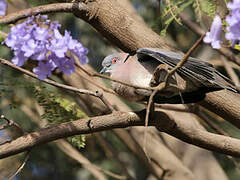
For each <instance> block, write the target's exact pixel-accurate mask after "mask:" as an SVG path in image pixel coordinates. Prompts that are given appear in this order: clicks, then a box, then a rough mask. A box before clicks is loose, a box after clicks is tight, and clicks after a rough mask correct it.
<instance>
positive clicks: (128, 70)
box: [100, 48, 239, 104]
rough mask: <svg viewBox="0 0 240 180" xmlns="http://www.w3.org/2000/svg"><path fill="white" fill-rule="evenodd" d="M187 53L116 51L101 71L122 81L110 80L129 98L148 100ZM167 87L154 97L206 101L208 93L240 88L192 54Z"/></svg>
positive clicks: (179, 101)
mask: <svg viewBox="0 0 240 180" xmlns="http://www.w3.org/2000/svg"><path fill="white" fill-rule="evenodd" d="M183 56H184V54H182V53H176V52H172V51H168V50H164V49H158V48H141V49H138V50H137V51H136V53H135V54H134V55H129V54H128V53H114V54H111V55H108V56H106V57H105V58H104V60H103V61H102V66H103V68H102V70H101V71H100V73H102V74H103V73H108V74H110V77H111V78H113V79H116V80H119V81H122V82H126V83H129V84H132V85H134V86H140V87H145V89H141V88H137V87H130V86H127V85H125V84H122V83H120V82H113V81H112V82H111V85H112V88H113V90H114V91H115V92H116V93H117V94H119V95H120V96H122V97H123V98H125V99H127V100H129V101H136V102H138V101H148V99H149V97H150V96H151V94H152V92H153V90H151V89H146V88H148V87H155V86H157V85H158V84H159V83H161V82H163V81H165V80H166V79H165V78H166V76H167V74H168V72H169V71H170V70H171V69H172V68H174V67H175V66H176V65H177V63H178V62H179V61H181V59H182V58H183ZM168 82H169V83H168V86H167V87H166V88H165V89H163V90H162V91H159V92H158V93H157V94H156V95H155V96H154V102H155V103H160V104H188V103H196V102H199V101H201V100H203V99H204V98H205V96H206V93H208V92H212V91H218V90H222V89H226V90H229V91H232V92H234V93H239V90H238V89H237V88H236V87H235V86H234V84H233V82H232V81H231V80H230V79H229V78H227V77H226V76H224V75H223V74H221V73H220V72H218V71H217V70H216V69H215V68H214V67H213V65H212V64H210V63H208V62H205V61H202V60H200V59H197V58H193V57H189V58H188V59H187V61H186V62H185V63H184V64H183V66H182V67H180V68H178V69H177V71H176V72H175V74H174V75H173V76H171V77H170V78H169V81H168Z"/></svg>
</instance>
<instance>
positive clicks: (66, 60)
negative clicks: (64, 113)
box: [0, 0, 88, 79]
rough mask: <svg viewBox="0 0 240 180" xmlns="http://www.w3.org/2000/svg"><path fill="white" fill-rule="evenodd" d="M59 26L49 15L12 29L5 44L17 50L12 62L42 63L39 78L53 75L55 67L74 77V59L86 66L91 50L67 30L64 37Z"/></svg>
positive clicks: (37, 17) (39, 68) (36, 70)
mask: <svg viewBox="0 0 240 180" xmlns="http://www.w3.org/2000/svg"><path fill="white" fill-rule="evenodd" d="M0 2H1V0H0ZM60 26H61V25H60V24H59V23H58V22H57V21H54V22H51V21H50V20H49V19H47V16H41V15H38V16H36V17H34V16H32V17H29V18H28V19H27V20H26V21H25V22H23V23H21V24H17V25H16V26H14V27H12V28H11V32H10V33H9V34H8V37H7V38H6V39H5V41H4V43H5V44H6V45H7V46H8V47H10V48H11V49H12V50H13V51H14V55H15V56H14V57H13V59H12V62H13V63H14V64H16V65H17V66H22V65H23V64H24V63H25V62H26V61H27V59H28V58H30V59H31V60H35V61H39V62H38V66H37V67H36V68H34V69H33V72H34V73H36V74H37V75H38V77H39V79H45V78H47V77H49V76H51V74H52V71H54V69H55V68H58V69H59V70H60V71H62V72H63V73H65V74H67V75H69V74H71V73H72V72H74V71H75V67H74V59H73V57H77V58H78V59H79V61H80V62H81V63H82V64H85V63H87V62H88V58H87V53H88V50H87V49H86V48H84V47H83V45H82V44H81V43H80V42H78V41H77V40H75V39H73V38H72V36H71V35H70V33H69V32H68V31H65V33H64V36H63V35H62V34H61V33H60V32H59V30H58V28H60Z"/></svg>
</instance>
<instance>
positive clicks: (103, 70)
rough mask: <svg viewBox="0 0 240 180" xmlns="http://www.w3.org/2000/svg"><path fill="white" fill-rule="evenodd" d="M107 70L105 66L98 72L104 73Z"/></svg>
mask: <svg viewBox="0 0 240 180" xmlns="http://www.w3.org/2000/svg"><path fill="white" fill-rule="evenodd" d="M106 71H107V68H106V67H103V68H102V70H101V71H100V72H99V73H100V74H104V73H105V72H106Z"/></svg>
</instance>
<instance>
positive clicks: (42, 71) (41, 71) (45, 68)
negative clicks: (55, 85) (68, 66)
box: [33, 61, 56, 80]
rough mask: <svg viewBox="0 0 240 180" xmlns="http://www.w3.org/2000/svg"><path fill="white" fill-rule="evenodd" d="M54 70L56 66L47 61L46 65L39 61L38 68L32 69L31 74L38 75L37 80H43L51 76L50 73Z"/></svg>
mask: <svg viewBox="0 0 240 180" xmlns="http://www.w3.org/2000/svg"><path fill="white" fill-rule="evenodd" d="M55 68H56V65H55V63H54V62H53V61H47V62H46V63H44V62H42V61H40V62H39V63H38V67H36V68H33V72H34V73H35V74H37V75H38V78H39V79H41V80H44V79H46V78H47V77H49V76H51V75H52V71H53V70H54V69H55Z"/></svg>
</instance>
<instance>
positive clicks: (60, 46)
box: [49, 29, 68, 58]
mask: <svg viewBox="0 0 240 180" xmlns="http://www.w3.org/2000/svg"><path fill="white" fill-rule="evenodd" d="M53 34H54V38H53V39H52V40H51V42H50V44H51V45H50V46H49V50H50V51H52V52H53V53H55V54H56V56H57V57H60V58H62V57H65V53H66V52H67V50H68V46H67V43H68V42H67V39H66V38H65V37H64V36H62V35H61V34H60V32H59V31H58V30H57V29H54V33H53Z"/></svg>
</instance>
